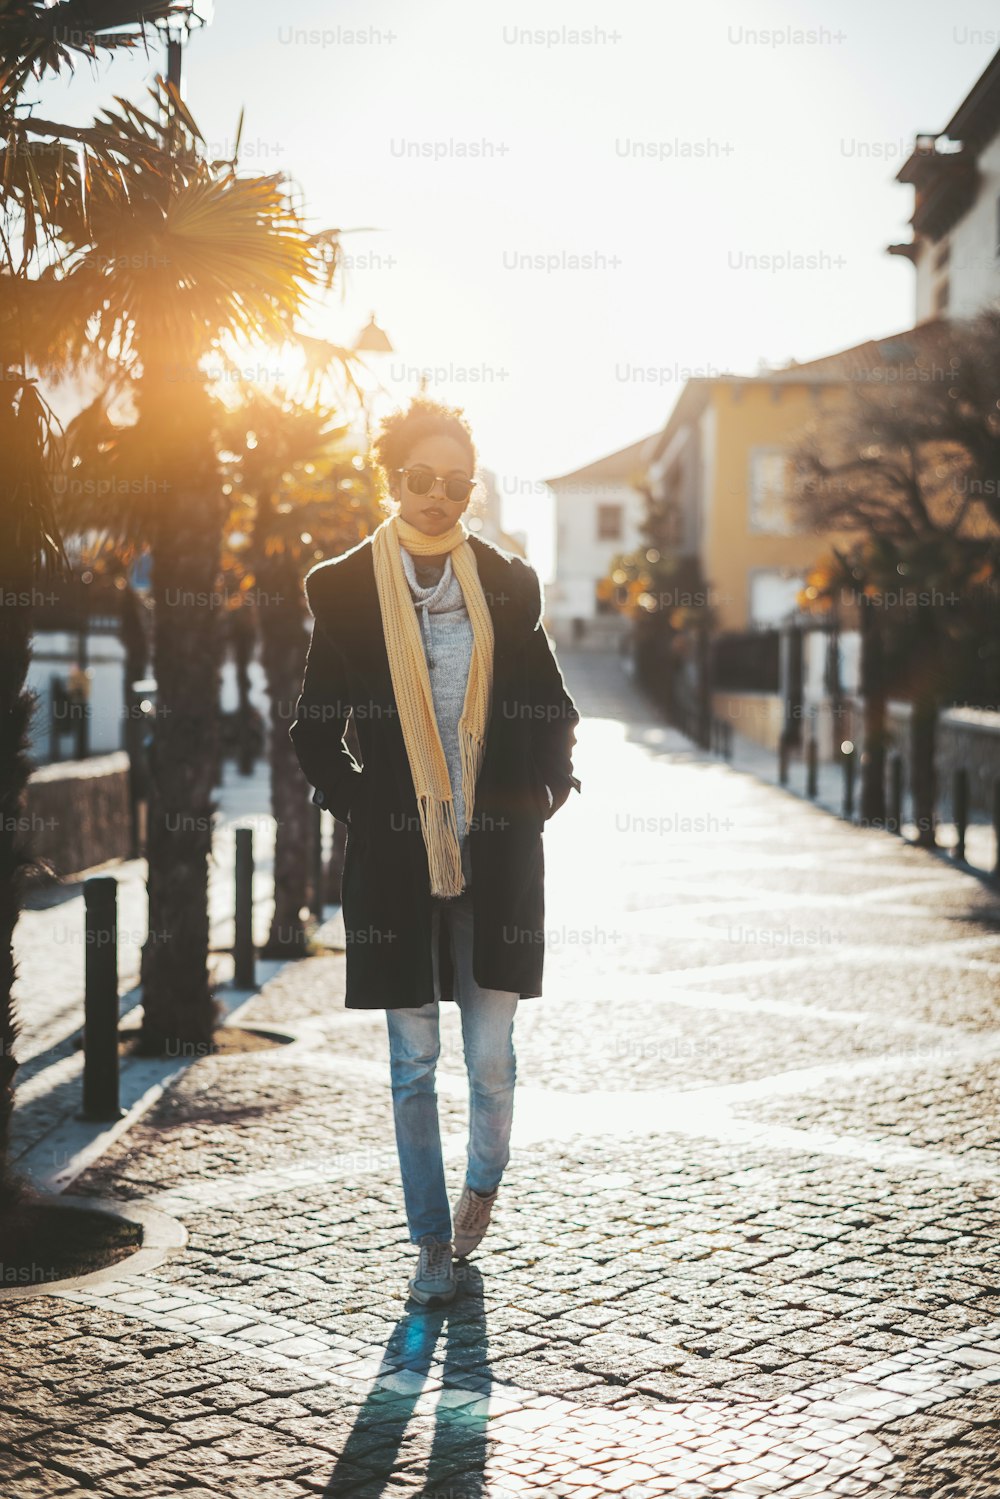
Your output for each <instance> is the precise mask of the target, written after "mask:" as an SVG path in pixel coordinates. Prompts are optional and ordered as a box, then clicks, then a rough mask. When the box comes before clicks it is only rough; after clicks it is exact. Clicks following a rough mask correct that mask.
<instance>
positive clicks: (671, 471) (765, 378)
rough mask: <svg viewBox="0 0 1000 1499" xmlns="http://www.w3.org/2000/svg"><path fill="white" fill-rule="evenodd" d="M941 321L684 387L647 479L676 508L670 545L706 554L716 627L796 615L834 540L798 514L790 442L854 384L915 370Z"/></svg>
mask: <svg viewBox="0 0 1000 1499" xmlns="http://www.w3.org/2000/svg"><path fill="white" fill-rule="evenodd" d="M939 328H940V325H939V324H936V323H924V324H922V325H921V326H920V327H919V328H916V329H910V330H908V331H906V332H904V333H899V334H894V335H893V336H892V337H891V338H885V339H878V340H870V341H868V342H866V343H864V344H859V345H857V346H856V347H854V348H850V349H844V350H841V351H839V352H838V353H835V354H831V355H829V356H827V357H826V358H823V359H815V360H812V361H810V362H809V363H807V364H797V363H792V364H790V365H787V366H785V367H783V368H781V369H775V370H769V371H767V372H765V373H761V374H759V375H751V376H740V375H719V376H715V377H713V378H708V379H694V380H689V381H688V383H687V384H686V385H685V387H684V389H683V391H682V392H681V394H680V396H679V398H678V401H677V404H676V406H675V407H674V409H673V411H672V413H671V415H670V417H669V419H668V421H667V424H666V426H665V427H664V429H663V431H662V432H661V434H660V436H659V438H658V439H657V441H656V443H655V445H654V446H653V447H652V448H651V449H650V452H649V458H648V471H647V481H648V485H649V490H650V493H651V494H652V495H653V497H654V498H655V499H657V500H659V501H661V502H663V503H664V504H665V505H666V506H667V510H668V514H670V515H671V517H672V530H671V534H670V536H669V540H670V545H671V549H672V550H674V551H676V553H677V554H678V555H685V556H696V557H697V558H698V560H699V563H700V571H701V574H702V578H703V580H704V583H705V585H706V588H707V591H708V599H709V603H710V604H712V605H713V606H714V609H715V626H716V629H717V630H718V631H744V630H752V629H754V628H761V627H767V626H772V627H773V626H775V625H781V624H784V623H790V622H792V621H793V620H794V619H795V617H796V615H797V612H798V611H797V607H796V595H797V594H798V592H799V589H800V588H801V586H802V582H803V579H804V577H805V575H806V573H807V572H808V571H809V569H810V567H811V566H812V565H813V564H814V563H816V562H817V561H818V560H819V559H820V558H821V557H822V556H823V555H824V554H825V553H828V551H829V548H830V545H831V543H832V541H833V540H834V538H833V537H831V536H829V535H824V534H822V533H817V532H816V531H814V530H812V529H809V528H806V527H804V526H803V525H801V524H800V523H798V522H797V518H796V514H795V510H794V507H793V506H792V505H791V504H790V502H789V493H790V475H791V468H790V464H791V452H792V449H793V447H794V446H795V444H796V442H797V441H798V439H799V437H800V436H801V434H802V432H803V430H804V429H805V427H806V426H807V425H808V424H809V423H810V422H811V421H813V420H814V419H815V418H816V417H817V416H822V414H823V413H824V411H830V410H832V409H833V408H834V407H835V406H836V405H838V404H840V403H842V402H843V401H844V400H845V398H846V396H847V395H848V394H849V392H850V389H851V387H852V385H853V384H854V383H855V382H858V381H862V380H867V381H876V380H881V381H888V380H891V379H896V380H900V379H903V378H905V377H906V373H907V371H911V370H914V369H915V368H916V365H917V361H919V360H924V359H926V357H928V349H929V348H932V347H933V343H934V341H935V338H936V336H938V332H939Z"/></svg>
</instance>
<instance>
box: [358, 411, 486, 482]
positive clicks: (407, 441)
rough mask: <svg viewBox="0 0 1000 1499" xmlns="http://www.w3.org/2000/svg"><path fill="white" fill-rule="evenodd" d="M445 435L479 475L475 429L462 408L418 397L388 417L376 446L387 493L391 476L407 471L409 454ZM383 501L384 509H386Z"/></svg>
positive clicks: (381, 475) (380, 429)
mask: <svg viewBox="0 0 1000 1499" xmlns="http://www.w3.org/2000/svg"><path fill="white" fill-rule="evenodd" d="M438 433H442V434H443V435H445V436H446V437H453V438H455V440H456V442H460V443H461V444H462V446H463V447H464V448H465V449H466V451H467V452H468V455H469V472H470V473H471V474H473V475H474V474H475V472H476V464H477V462H478V454H477V453H476V444H475V443H474V442H473V440H472V429H471V428H470V426H469V423H468V422H467V421H466V418H465V412H464V411H463V409H462V407H461V406H444V405H442V404H441V402H440V401H431V400H428V398H427V397H426V396H414V398H413V400H412V401H411V402H410V404H409V406H408V407H407V408H406V410H405V411H394V412H393V413H392V415H391V416H387V417H386V418H385V420H384V421H383V423H382V425H381V427H380V428H379V430H378V435H377V436H376V438H375V441H374V443H373V444H372V457H373V458H374V460H375V465H376V469H379V470H381V474H380V477H381V479H382V487H383V492H384V493H388V491H389V489H390V485H389V475H390V474H391V473H393V471H394V470H395V469H397V468H403V466H404V465H405V463H406V458H407V454H408V453H409V452H410V450H411V449H412V448H413V446H414V445H415V444H416V443H418V442H420V440H421V439H422V438H424V437H430V436H432V435H437V434H438ZM384 503H385V502H384V500H383V506H384Z"/></svg>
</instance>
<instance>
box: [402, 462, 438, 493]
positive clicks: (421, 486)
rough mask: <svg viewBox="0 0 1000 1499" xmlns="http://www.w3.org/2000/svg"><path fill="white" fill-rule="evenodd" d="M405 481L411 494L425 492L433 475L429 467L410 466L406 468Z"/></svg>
mask: <svg viewBox="0 0 1000 1499" xmlns="http://www.w3.org/2000/svg"><path fill="white" fill-rule="evenodd" d="M406 482H407V484H408V486H409V489H410V493H411V494H427V493H428V492H429V490H430V487H431V485H432V484H433V483H434V475H433V474H432V473H431V471H430V469H429V468H410V469H407V470H406Z"/></svg>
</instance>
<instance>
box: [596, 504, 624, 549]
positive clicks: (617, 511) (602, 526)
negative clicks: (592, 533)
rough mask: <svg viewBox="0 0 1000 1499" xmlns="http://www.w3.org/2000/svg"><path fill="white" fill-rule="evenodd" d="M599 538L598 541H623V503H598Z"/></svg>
mask: <svg viewBox="0 0 1000 1499" xmlns="http://www.w3.org/2000/svg"><path fill="white" fill-rule="evenodd" d="M597 539H598V541H621V539H622V507H621V505H598V507H597Z"/></svg>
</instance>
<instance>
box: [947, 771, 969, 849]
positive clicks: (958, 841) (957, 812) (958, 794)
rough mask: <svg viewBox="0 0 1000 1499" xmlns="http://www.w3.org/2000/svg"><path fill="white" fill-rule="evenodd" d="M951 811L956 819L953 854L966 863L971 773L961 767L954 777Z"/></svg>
mask: <svg viewBox="0 0 1000 1499" xmlns="http://www.w3.org/2000/svg"><path fill="white" fill-rule="evenodd" d="M951 810H952V816H953V817H954V819H955V847H954V848H953V849H952V854H953V855H954V857H955V858H956V859H961V861H962V863H963V864H964V863H965V835H966V833H967V832H968V829H969V772H968V771H967V770H964V769H962V768H961V767H959V769H958V770H956V771H955V773H954V776H953V777H952V789H951Z"/></svg>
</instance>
